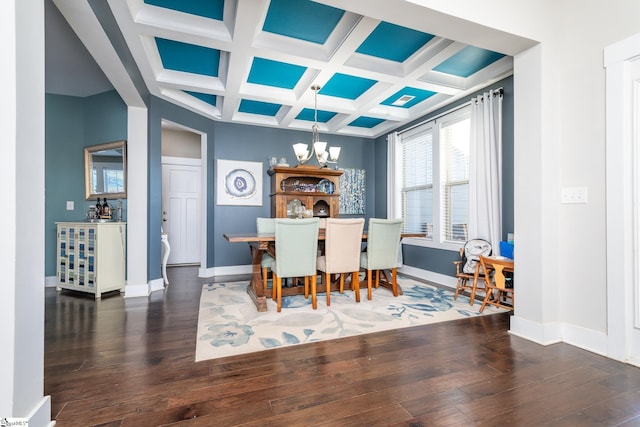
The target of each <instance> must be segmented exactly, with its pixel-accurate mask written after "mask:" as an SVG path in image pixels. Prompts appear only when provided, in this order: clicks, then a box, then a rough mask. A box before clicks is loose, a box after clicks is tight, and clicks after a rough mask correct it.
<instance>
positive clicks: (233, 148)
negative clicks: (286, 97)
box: [149, 97, 376, 278]
mask: <svg viewBox="0 0 640 427" xmlns="http://www.w3.org/2000/svg"><path fill="white" fill-rule="evenodd" d="M162 119H166V120H169V121H172V122H175V123H178V124H181V125H184V126H187V127H189V128H191V129H194V130H197V131H200V132H202V133H205V134H206V135H207V145H208V146H207V157H208V158H207V176H208V179H207V207H208V212H209V215H208V217H207V234H208V236H207V267H221V266H230V265H245V264H250V263H251V257H250V253H249V249H248V247H247V245H246V244H237V243H229V242H227V241H226V240H225V239H224V237H223V234H224V233H246V232H253V231H255V219H256V217H258V216H266V217H268V216H270V215H271V209H270V203H271V202H270V199H269V192H270V188H269V179H268V178H269V176H268V175H267V172H266V171H267V168H268V159H269V157H272V156H277V157H278V158H281V157H286V158H287V159H288V161H289V164H291V165H292V166H293V165H294V164H295V162H294V154H293V148H292V145H293V144H295V143H297V142H305V143H310V142H311V131H310V130H309V131H308V132H307V131H294V130H284V129H276V128H267V127H259V126H249V125H242V124H234V123H222V122H217V121H215V122H214V121H213V120H209V119H206V118H204V117H202V116H200V115H198V114H195V113H192V112H190V111H188V110H185V109H183V108H180V107H177V106H175V105H173V104H171V103H168V102H166V101H164V100H162V99H159V98H154V97H152V98H151V103H150V113H149V131H150V138H149V144H150V145H149V189H150V193H149V195H150V197H149V226H150V230H158V232H157V233H154V232H151V233H150V234H149V239H150V240H149V248H150V252H149V256H150V262H149V278H157V277H159V276H157V274H158V273H157V272H159V271H160V261H159V260H160V240H159V239H160V210H161V205H160V204H161V182H162V179H161V153H160V148H161V120H162ZM309 128H311V126H309ZM323 136H324V139H326V140H328V141H329V144H330V145H339V146H341V147H342V151H341V153H340V167H343V168H357V169H366V171H367V172H366V173H367V200H366V203H367V205H366V206H367V209H366V215H364V216H365V217H370V216H373V214H374V211H375V198H376V192H375V191H374V187H375V184H374V177H375V175H376V171H375V166H374V167H371V165H374V163H373V159H374V155H375V150H374V148H375V147H374V141H373V140H372V139H369V138H355V137H349V136H339V135H323ZM216 159H224V160H244V161H253V162H262V163H263V177H264V180H263V203H262V206H255V207H254V206H216V204H215V201H216V199H215V176H216V174H215V172H216V171H215V164H216ZM156 276H157V277H156Z"/></svg>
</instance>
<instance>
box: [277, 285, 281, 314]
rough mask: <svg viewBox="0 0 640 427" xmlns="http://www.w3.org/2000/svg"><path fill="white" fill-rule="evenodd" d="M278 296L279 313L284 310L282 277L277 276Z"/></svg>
mask: <svg viewBox="0 0 640 427" xmlns="http://www.w3.org/2000/svg"><path fill="white" fill-rule="evenodd" d="M276 281H277V284H276V297H277V300H278V313H280V312H281V311H282V277H278V278H276Z"/></svg>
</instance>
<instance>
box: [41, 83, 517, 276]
mask: <svg viewBox="0 0 640 427" xmlns="http://www.w3.org/2000/svg"><path fill="white" fill-rule="evenodd" d="M491 87H495V88H498V87H502V88H503V89H504V100H503V181H504V183H503V184H504V193H503V205H504V212H503V223H504V227H503V229H504V231H505V234H506V232H508V231H512V230H513V78H512V77H509V78H506V79H504V80H502V81H500V82H498V83H496V84H494V85H492V86H491ZM483 91H484V90H483ZM481 92H482V91H481ZM469 98H471V96H469V97H467V98H465V99H463V100H460V101H459V102H458V103H455V104H452V105H450V106H447V107H446V108H443V109H442V110H441V111H436V112H434V113H433V114H430V115H429V116H435V115H437V114H440V113H441V112H442V111H446V110H448V109H450V108H452V107H454V106H455V105H457V104H461V103H464V102H466V101H467V100H468V99H469ZM427 118H428V116H425V117H424V118H422V119H420V120H417V121H416V122H420V121H423V120H425V119H427ZM162 119H166V120H170V121H172V122H175V123H179V124H181V125H184V126H186V127H189V128H191V129H194V130H196V131H199V132H202V133H204V134H206V135H207V145H208V146H207V153H208V159H207V176H208V179H207V201H206V203H207V211H208V212H209V214H208V215H207V218H206V221H207V229H208V236H207V254H208V258H207V267H221V266H228V265H243V264H249V263H250V262H251V258H250V254H249V250H248V248H247V246H246V245H243V244H237V243H235V244H232V243H228V242H227V241H226V240H225V239H224V237H223V234H224V233H243V232H251V231H254V230H255V218H256V217H257V216H270V199H269V191H270V189H269V179H268V175H267V174H266V170H267V167H268V158H269V157H271V156H277V157H278V158H280V157H286V158H287V159H288V160H289V163H290V164H292V165H293V164H294V163H295V162H294V155H293V149H292V148H291V146H292V144H294V143H297V142H305V143H309V142H310V140H311V132H310V131H308V132H306V131H293V130H283V129H275V128H265V127H258V126H249V125H241V124H231V123H222V122H217V121H213V120H210V119H207V118H205V117H203V116H201V115H198V114H195V113H193V112H191V111H189V110H186V109H184V108H181V107H178V106H176V105H173V104H171V103H168V102H166V101H164V100H161V99H159V98H155V97H151V99H150V102H149V123H148V126H149V140H148V151H149V159H148V170H149V175H148V187H149V198H148V201H147V203H148V209H149V216H148V222H149V233H148V242H147V244H148V249H149V262H148V266H147V268H148V271H147V274H148V277H149V279H157V278H160V271H161V268H160V259H161V244H160V227H161V215H160V212H161V203H162V197H161V195H162V167H161V145H162V141H161V139H162V129H161V120H162ZM45 125H46V128H45V132H46V135H45V137H46V153H45V155H46V159H45V168H46V170H45V185H46V199H45V210H46V213H45V220H46V225H45V226H46V236H45V247H46V252H45V274H46V275H47V276H53V275H55V239H56V228H55V222H56V221H81V220H83V219H84V218H85V215H86V210H87V209H88V207H89V205H90V204H91V203H92V202H91V201H89V202H87V201H85V199H84V157H83V154H84V152H83V148H84V147H85V146H88V145H95V144H101V143H104V142H110V141H116V140H121V139H126V136H127V107H126V105H125V104H124V102H123V101H122V100H121V99H120V97H119V96H118V95H117V93H116V92H115V91H110V92H105V93H103V94H99V95H95V96H92V97H88V98H76V97H69V96H60V95H50V94H47V96H46V120H45ZM410 125H411V124H409V125H407V126H410ZM323 136H324V138H323V139H326V140H328V141H329V143H330V145H339V146H341V147H342V152H341V154H340V167H342V168H355V169H365V170H366V174H367V175H366V176H367V193H366V214H365V215H364V217H365V218H370V217H386V212H387V208H386V194H387V186H386V185H387V182H386V179H387V176H386V170H387V166H386V160H387V151H386V136H381V137H379V138H378V139H376V140H375V141H374V140H372V139H368V138H357V137H349V136H341V135H329V134H327V135H323ZM216 159H225V160H246V161H257V162H262V163H263V168H264V178H265V179H264V181H263V204H262V206H256V207H245V206H216V204H215V160H216ZM130 167H132V166H131V165H130ZM67 200H72V201H74V203H75V210H74V211H67V210H66V201H67ZM154 230H155V231H154ZM156 231H157V232H156ZM455 258H456V254H455V253H453V252H451V251H443V250H437V249H430V248H422V247H415V246H405V248H404V262H405V264H407V265H411V266H415V267H417V268H421V269H425V270H430V271H434V272H437V273H441V274H447V275H453V271H452V264H451V262H452V261H453V260H454V259H455Z"/></svg>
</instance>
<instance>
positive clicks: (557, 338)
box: [509, 315, 562, 345]
mask: <svg viewBox="0 0 640 427" xmlns="http://www.w3.org/2000/svg"><path fill="white" fill-rule="evenodd" d="M509 332H510V333H512V334H513V335H516V336H519V337H520V338H524V339H527V340H529V341H533V342H535V343H538V344H541V345H549V344H555V343H558V342H562V325H561V324H560V323H559V322H553V323H547V324H542V323H538V322H533V321H531V320H527V319H523V318H522V317H518V316H515V315H514V316H511V327H510V329H509Z"/></svg>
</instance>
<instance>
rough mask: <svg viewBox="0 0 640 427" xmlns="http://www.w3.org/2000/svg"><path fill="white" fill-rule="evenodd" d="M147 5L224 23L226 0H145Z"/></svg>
mask: <svg viewBox="0 0 640 427" xmlns="http://www.w3.org/2000/svg"><path fill="white" fill-rule="evenodd" d="M144 2H145V3H146V4H150V5H152V6H159V7H164V8H165V9H171V10H176V11H178V12H184V13H190V14H192V15H198V16H203V17H205V18H211V19H215V20H217V21H222V15H223V11H224V0H180V1H177V0H144Z"/></svg>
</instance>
